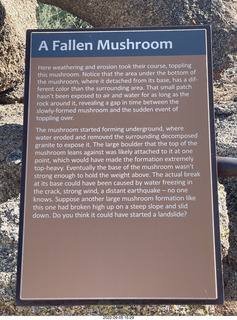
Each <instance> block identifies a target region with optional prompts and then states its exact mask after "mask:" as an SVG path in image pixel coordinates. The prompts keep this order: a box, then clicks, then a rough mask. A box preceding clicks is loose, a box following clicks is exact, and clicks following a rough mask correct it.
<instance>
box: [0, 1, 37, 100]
mask: <svg viewBox="0 0 237 320" xmlns="http://www.w3.org/2000/svg"><path fill="white" fill-rule="evenodd" d="M36 5H37V2H36V0H21V1H16V0H0V57H1V59H0V92H1V93H3V92H5V91H6V93H8V92H9V91H11V90H12V88H14V87H15V86H17V85H18V84H21V83H23V81H24V70H25V38H26V30H27V29H30V28H37V24H36V15H35V10H36ZM1 97H4V94H1V95H0V102H2V100H1ZM3 102H4V101H3Z"/></svg>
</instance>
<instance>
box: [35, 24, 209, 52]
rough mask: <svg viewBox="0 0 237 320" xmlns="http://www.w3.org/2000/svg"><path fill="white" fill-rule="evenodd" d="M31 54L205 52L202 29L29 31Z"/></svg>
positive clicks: (204, 38) (204, 34)
mask: <svg viewBox="0 0 237 320" xmlns="http://www.w3.org/2000/svg"><path fill="white" fill-rule="evenodd" d="M31 37H32V39H31V57H32V58H37V57H41V58H43V57H106V56H108V57H113V56H114V57H116V56H118V57H119V56H174V55H176V56H177V55H203V54H206V30H205V29H182V30H180V29H177V31H176V30H174V29H172V30H167V29H166V30H133V31H128V30H126V31H125V30H124V31H123V30H122V31H121V30H119V31H115V30H113V31H112V30H111V31H107V30H106V31H94V30H93V31H61V32H60V33H59V32H54V31H52V32H42V33H41V32H37V33H36V32H35V33H34V32H32V34H31Z"/></svg>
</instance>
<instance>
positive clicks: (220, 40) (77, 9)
mask: <svg viewBox="0 0 237 320" xmlns="http://www.w3.org/2000/svg"><path fill="white" fill-rule="evenodd" d="M40 2H42V3H46V4H51V5H55V6H58V7H60V8H62V9H64V10H66V11H68V12H70V13H72V14H74V15H76V16H78V17H80V18H82V19H83V20H85V21H88V22H90V23H91V24H92V25H93V26H94V27H109V28H111V27H145V26H173V25H203V24H211V25H212V28H213V53H214V71H215V73H216V75H218V74H219V73H220V71H221V70H223V69H225V68H226V67H227V66H228V65H229V64H230V63H231V62H232V61H233V60H234V55H235V54H236V52H237V42H236V38H237V29H236V27H237V2H236V1H235V0H229V1H224V0H202V1H200V0H176V1H173V0H147V1H144V0H113V1H111V0H103V1H95V0H40Z"/></svg>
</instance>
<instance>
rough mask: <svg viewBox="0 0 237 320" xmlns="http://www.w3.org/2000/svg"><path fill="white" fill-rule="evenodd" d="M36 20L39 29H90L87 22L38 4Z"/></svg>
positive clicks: (60, 10) (58, 9) (49, 6)
mask: <svg viewBox="0 0 237 320" xmlns="http://www.w3.org/2000/svg"><path fill="white" fill-rule="evenodd" d="M36 19H37V25H38V28H39V29H79V28H91V25H90V24H89V23H88V22H85V21H83V20H82V19H80V18H78V17H75V16H74V15H72V14H70V13H68V12H67V11H64V10H62V9H60V8H58V7H55V6H51V5H47V4H43V3H41V2H38V7H37V9H36Z"/></svg>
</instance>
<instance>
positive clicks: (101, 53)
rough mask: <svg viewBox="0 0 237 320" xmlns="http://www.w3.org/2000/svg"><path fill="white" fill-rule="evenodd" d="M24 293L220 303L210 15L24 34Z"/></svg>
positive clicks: (79, 300)
mask: <svg viewBox="0 0 237 320" xmlns="http://www.w3.org/2000/svg"><path fill="white" fill-rule="evenodd" d="M26 61H27V69H26V70H27V71H26V101H25V123H24V148H25V149H24V159H23V160H24V165H23V178H22V182H23V183H22V200H21V222H20V224H21V225H20V244H19V261H18V262H19V263H18V284H17V303H18V304H20V305H24V304H25V305H32V304H61V303H64V304H65V303H75V304H85V303H91V304H96V303H123V304H126V303H139V304H142V303H153V304H155V303H195V302H196V303H199V304H201V303H221V302H222V300H223V297H222V295H223V293H222V291H223V290H222V280H221V264H220V249H219V227H218V210H217V189H216V163H215V145H214V129H213V127H214V126H213V122H214V120H213V109H212V108H213V106H212V83H211V81H212V79H211V55H210V30H209V27H179V28H178V27H177V28H159V29H157V28H152V29H151V28H150V29H117V30H111V29H110V30H82V31H81V30H80V31H75V30H64V31H55V30H53V31H52V30H46V31H40V30H31V31H29V32H28V34H27V59H26Z"/></svg>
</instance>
